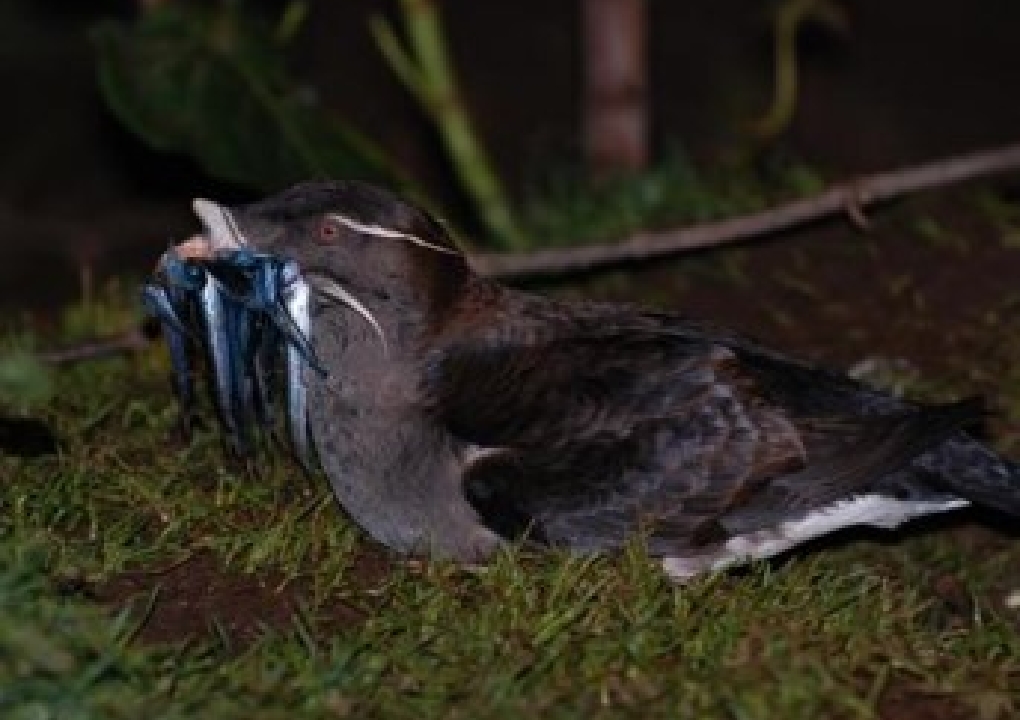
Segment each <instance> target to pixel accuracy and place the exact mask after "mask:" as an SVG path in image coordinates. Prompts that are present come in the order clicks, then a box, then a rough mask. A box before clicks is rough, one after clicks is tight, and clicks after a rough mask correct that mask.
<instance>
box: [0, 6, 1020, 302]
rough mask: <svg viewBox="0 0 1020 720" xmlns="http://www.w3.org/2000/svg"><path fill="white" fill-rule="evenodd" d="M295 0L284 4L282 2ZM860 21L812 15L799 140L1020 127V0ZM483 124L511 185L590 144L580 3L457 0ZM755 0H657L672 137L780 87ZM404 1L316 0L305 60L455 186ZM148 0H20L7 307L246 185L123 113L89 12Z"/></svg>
mask: <svg viewBox="0 0 1020 720" xmlns="http://www.w3.org/2000/svg"><path fill="white" fill-rule="evenodd" d="M260 5H261V6H263V7H265V8H267V9H269V10H270V11H272V12H274V13H275V12H278V9H279V8H280V7H281V6H282V4H281V3H272V2H262V3H260ZM843 6H844V8H845V9H846V12H847V14H848V17H849V21H850V23H849V28H848V31H847V32H846V33H844V34H839V33H834V32H831V31H826V30H822V29H815V30H808V31H807V32H806V33H804V35H803V37H802V40H801V44H800V48H801V51H802V54H801V59H802V62H801V67H802V71H803V74H802V83H801V91H800V98H799V99H800V104H799V107H798V111H797V114H796V118H795V120H794V122H793V125H792V126H791V128H790V129H789V131H788V132H787V133H786V134H785V135H784V137H783V138H782V140H781V144H782V146H783V148H784V149H785V150H786V151H788V152H789V153H791V154H792V155H794V156H796V157H797V158H800V159H802V160H804V161H806V162H808V163H810V164H812V165H813V166H816V167H819V168H822V169H823V170H824V171H825V172H826V174H827V175H828V176H829V177H833V178H838V177H841V176H845V175H848V174H852V173H857V172H864V171H873V170H881V169H887V168H891V167H893V166H898V165H902V164H907V163H912V162H917V161H921V160H924V159H929V158H934V157H937V156H942V155H947V154H951V153H955V152H962V151H967V150H971V149H976V148H979V147H984V146H988V145H992V144H996V143H1003V142H1009V141H1013V140H1016V139H1018V137H1020V92H1018V83H1017V82H1016V79H1017V76H1018V73H1017V69H1018V68H1020V41H1018V36H1017V33H1018V29H1020V3H1017V2H1015V0H979V1H978V2H972V3H967V4H961V3H959V2H949V1H948V0H909V1H907V0H897V1H896V2H890V1H889V0H844V2H843ZM443 7H444V11H445V18H446V22H447V28H448V36H449V40H450V43H451V50H452V52H453V55H454V58H455V60H456V64H457V70H458V72H459V74H460V77H461V80H462V83H463V87H464V91H465V94H466V95H467V97H468V100H469V104H470V107H471V109H472V111H473V113H474V115H475V118H476V120H477V123H478V128H479V130H480V132H481V133H482V135H483V137H484V139H485V141H486V143H487V146H488V148H489V150H490V151H491V153H492V154H493V155H494V157H495V160H496V163H497V165H498V167H499V169H500V171H501V172H502V174H503V176H504V178H505V179H506V180H507V182H508V184H509V186H510V188H511V191H512V192H513V193H514V194H516V195H519V194H520V193H521V191H522V189H523V188H524V187H525V186H526V184H527V182H528V179H529V178H532V177H534V176H535V175H536V174H538V173H540V172H541V171H543V170H544V169H545V168H547V167H550V166H555V165H569V164H572V163H574V164H576V163H577V162H578V157H579V150H580V147H579V139H578V136H579V126H580V125H579V117H578V114H579V100H580V85H579V80H580V67H579V43H578V35H577V33H578V3H576V2H568V1H566V0H513V1H511V0H503V1H502V2H500V1H497V0H486V1H484V2H480V1H479V0H444V3H443ZM771 7H772V6H771V5H769V4H767V3H758V2H748V1H747V0H690V1H687V0H650V2H649V13H650V18H649V21H650V38H649V45H650V47H649V52H650V62H649V66H650V75H651V78H650V79H651V108H652V121H653V137H654V143H655V149H656V150H657V151H660V152H661V151H662V150H663V149H664V148H665V147H667V146H669V145H671V144H677V143H680V144H682V145H683V146H684V147H685V148H686V149H687V150H688V151H689V152H690V153H691V155H692V156H693V157H695V158H696V159H697V160H698V162H700V163H702V164H705V165H710V164H712V163H717V162H720V160H721V159H722V158H725V157H726V155H727V153H728V152H730V151H731V150H732V148H733V147H734V146H735V145H736V144H738V143H739V142H740V141H742V140H743V135H742V132H743V131H742V127H743V123H746V122H747V121H750V120H752V119H754V118H755V117H757V116H758V115H760V114H761V113H762V111H763V110H764V108H765V105H766V104H767V102H768V98H769V96H770V93H771V74H772V66H771V35H770V25H769V22H770V16H771V15H770V11H771ZM377 10H383V11H385V12H389V13H392V11H393V7H392V6H391V4H390V3H387V2H383V1H382V0H345V1H344V2H329V1H328V0H318V1H313V2H312V3H311V13H310V15H309V17H308V20H307V22H306V24H305V27H304V30H303V32H302V34H301V35H300V37H299V38H298V40H297V42H296V43H295V46H294V49H295V57H294V70H295V75H297V76H299V77H302V78H304V79H307V80H308V81H310V82H311V83H312V84H313V85H314V86H316V87H317V88H318V89H319V90H320V91H321V93H322V95H323V98H324V100H325V104H326V105H327V106H329V107H332V108H335V110H336V112H338V113H341V114H343V115H344V116H345V117H347V118H349V119H350V120H351V121H352V122H354V123H355V124H356V125H357V126H358V127H360V128H362V129H363V130H365V131H367V132H369V133H370V134H371V135H372V136H373V137H374V138H375V139H376V140H378V141H379V142H381V143H382V144H383V145H385V146H386V147H387V148H388V149H390V150H391V151H392V152H393V153H394V154H395V155H396V156H397V157H399V158H400V159H401V160H402V161H403V162H405V163H406V164H407V166H408V167H409V168H410V169H411V171H412V172H413V174H414V175H415V176H416V177H418V178H419V179H421V180H422V181H423V182H425V183H426V184H428V186H429V187H430V190H432V191H433V192H434V194H435V195H437V196H439V197H441V198H446V199H448V200H450V201H453V198H454V197H455V194H454V191H453V189H452V184H451V182H450V176H449V174H448V169H447V167H446V165H445V162H444V160H443V158H442V155H441V154H440V152H439V149H438V146H437V143H436V141H435V137H434V135H433V132H432V130H431V129H430V128H429V126H428V125H427V123H426V122H425V121H424V119H423V118H422V116H421V115H420V113H419V112H418V110H417V109H416V107H415V106H414V104H413V102H412V101H411V99H410V98H409V97H408V96H407V94H406V93H405V92H404V90H403V89H402V88H401V87H400V86H399V85H398V84H397V83H396V82H395V80H394V79H393V78H392V77H391V75H390V73H389V71H388V69H387V68H386V67H385V66H384V64H383V63H382V61H381V59H380V57H379V55H378V53H377V52H376V50H375V47H374V45H373V43H372V40H371V38H370V36H369V34H368V31H367V18H368V16H369V13H370V12H372V11H377ZM132 12H134V6H133V4H132V3H124V2H93V3H80V2H74V1H72V0H63V1H60V2H58V1H54V0H49V1H48V0H31V1H30V0H3V2H0V56H2V61H0V80H2V88H3V93H4V101H3V108H4V110H3V112H0V138H2V142H3V151H2V154H0V157H2V158H3V162H2V165H0V306H3V307H4V308H5V310H6V311H9V310H10V309H11V308H30V309H34V310H45V309H48V308H53V307H55V306H56V305H58V304H59V303H61V302H65V301H67V300H69V299H73V298H75V297H77V296H78V295H79V293H80V284H81V281H80V276H81V269H82V268H83V267H85V268H89V269H90V270H91V271H92V272H93V273H94V274H95V275H96V276H97V277H99V278H102V277H106V276H109V275H111V274H117V273H123V272H125V271H127V272H130V273H133V274H135V275H137V276H141V275H142V274H143V273H144V272H145V271H146V269H147V268H148V267H150V266H151V264H152V261H153V259H154V257H155V255H156V254H157V253H158V252H159V251H160V249H162V248H163V247H165V246H166V244H167V243H169V242H170V241H172V240H175V239H180V238H181V237H182V236H184V235H186V234H188V233H190V232H191V231H192V230H193V229H194V227H195V224H194V222H193V220H192V219H191V217H190V211H189V207H188V205H189V202H188V201H189V200H190V198H191V197H194V196H195V195H199V194H209V195H212V196H214V197H221V196H222V194H223V193H227V194H229V192H230V190H229V189H228V188H224V187H222V186H220V185H218V184H217V183H216V182H215V181H214V180H212V179H210V178H208V177H205V176H203V175H202V174H201V173H200V172H199V171H197V169H196V168H195V167H194V166H193V165H192V164H191V163H190V162H189V161H187V160H185V159H182V158H170V157H165V156H161V155H159V154H156V153H154V152H152V151H150V150H149V149H148V148H146V147H145V146H144V145H142V144H141V143H140V142H139V141H137V140H136V139H134V137H132V136H130V135H129V134H128V133H127V132H126V131H124V130H122V129H121V128H120V126H119V125H118V124H117V122H116V121H115V120H114V119H113V118H112V117H111V116H110V115H109V114H108V113H107V112H106V111H105V109H104V107H103V103H102V100H101V98H100V96H99V93H98V91H97V89H96V85H95V77H94V67H93V61H92V51H91V48H90V45H89V41H88V37H87V31H88V28H89V27H90V26H91V24H92V23H94V22H95V21H96V20H98V19H100V18H102V17H107V16H110V15H119V16H121V17H124V18H129V17H130V16H131V13H132Z"/></svg>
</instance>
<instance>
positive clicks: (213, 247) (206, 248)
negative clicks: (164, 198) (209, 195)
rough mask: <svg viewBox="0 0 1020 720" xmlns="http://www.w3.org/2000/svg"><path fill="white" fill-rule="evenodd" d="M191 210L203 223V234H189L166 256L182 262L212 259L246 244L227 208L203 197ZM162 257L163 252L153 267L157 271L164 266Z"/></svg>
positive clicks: (194, 203) (193, 204)
mask: <svg viewBox="0 0 1020 720" xmlns="http://www.w3.org/2000/svg"><path fill="white" fill-rule="evenodd" d="M191 207H192V209H193V210H194V211H195V214H196V215H198V219H199V220H201V221H202V225H203V226H204V228H205V232H203V233H200V234H196V235H192V236H191V237H190V238H188V239H187V240H185V241H184V242H182V243H179V244H177V245H174V246H173V247H172V248H170V249H169V250H168V251H167V252H168V253H173V254H174V255H175V256H176V257H177V258H179V259H181V260H212V259H213V257H214V256H215V255H216V254H217V253H219V252H222V251H224V250H237V249H239V248H242V247H245V246H246V245H247V244H248V243H247V242H246V241H245V239H244V236H243V235H242V234H241V233H240V231H239V230H238V229H237V223H236V222H234V216H233V215H232V214H231V212H230V210H228V209H227V208H225V207H223V206H222V205H219V204H218V203H214V202H213V201H212V200H205V199H203V198H196V199H195V200H194V201H193V202H192V204H191ZM165 255H166V254H165V253H164V256H163V257H160V259H159V262H158V263H157V264H156V271H157V272H158V271H159V269H160V268H161V267H162V265H163V258H164V257H165Z"/></svg>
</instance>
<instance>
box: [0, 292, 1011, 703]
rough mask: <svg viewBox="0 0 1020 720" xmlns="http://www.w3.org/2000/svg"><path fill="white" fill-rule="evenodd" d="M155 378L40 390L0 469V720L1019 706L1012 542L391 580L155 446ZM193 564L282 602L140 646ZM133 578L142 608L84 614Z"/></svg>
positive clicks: (101, 608) (304, 524) (329, 525)
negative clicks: (22, 437)
mask: <svg viewBox="0 0 1020 720" xmlns="http://www.w3.org/2000/svg"><path fill="white" fill-rule="evenodd" d="M129 307H130V305H129V303H128V302H127V301H126V300H123V299H121V300H103V301H100V302H97V303H94V304H93V305H92V306H91V308H89V309H85V310H83V309H81V308H79V309H76V310H75V311H74V312H73V313H71V314H70V319H69V320H68V321H67V323H66V326H65V328H64V330H65V331H66V332H68V333H70V334H74V335H77V336H81V335H83V334H88V333H89V332H91V331H93V330H99V329H101V330H110V329H116V327H117V325H118V323H119V324H121V326H122V327H123V326H125V325H126V324H129V323H130V322H132V320H133V315H132V312H131V311H130V310H127V309H126V308H129ZM18 342H19V343H22V344H23V343H24V342H25V341H24V337H22V340H19V341H18ZM12 344H16V343H13V341H12V342H8V343H4V344H2V346H3V347H9V346H11V345H12ZM167 373H168V368H167V365H166V361H165V357H164V352H163V350H162V348H161V347H158V346H157V347H153V348H151V349H148V350H145V351H143V352H141V353H139V354H138V355H136V356H134V357H130V358H121V359H115V360H105V361H101V362H96V363H92V364H81V365H77V366H74V367H69V368H65V369H62V370H60V371H59V372H56V373H54V374H53V375H52V377H51V378H50V379H49V381H50V382H51V383H52V390H53V392H52V395H50V396H48V399H45V400H39V401H38V402H37V403H36V404H35V405H34V408H33V412H34V414H36V415H38V416H40V417H42V418H44V419H46V420H47V421H48V422H50V423H51V424H52V425H53V426H54V427H55V428H56V429H57V430H58V431H59V434H60V436H61V437H62V438H63V440H64V446H63V449H62V452H61V453H60V455H59V456H56V457H48V458H41V459H34V460H24V459H13V458H9V457H7V458H0V478H2V482H0V717H3V718H12V719H15V720H18V719H21V718H24V719H26V720H27V719H29V718H31V719H35V718H97V719H100V718H102V719H107V718H114V719H116V718H125V719H127V718H139V717H147V718H211V719H213V720H216V719H219V718H238V719H240V718H304V717H307V718H319V717H322V718H336V717H352V718H364V717H398V718H400V717H407V718H421V717H449V718H488V717H500V718H517V717H523V716H528V715H532V716H541V717H543V718H545V717H550V718H559V717H562V718H576V717H634V718H654V717H669V718H699V719H700V718H708V719H712V718H719V719H720V720H723V719H725V720H757V719H764V718H862V719H863V718H877V717H880V716H881V715H880V713H881V712H883V708H884V707H886V705H885V703H887V702H888V701H889V698H893V697H907V698H922V699H923V698H926V697H929V696H931V697H933V698H935V700H934V701H933V702H935V703H936V704H937V705H938V707H940V708H942V709H944V710H947V711H949V710H954V709H955V710H959V712H961V713H963V715H958V716H971V717H975V718H988V719H991V718H996V717H1015V716H1016V714H1018V713H1020V700H1018V693H1020V633H1018V626H1020V615H1018V613H1017V611H1015V610H1009V609H1008V608H1006V607H1004V605H1003V598H1004V596H1005V594H1006V593H1007V592H1009V591H1011V590H1015V589H1017V587H1020V580H1018V579H1017V577H1016V568H1017V567H1018V566H1020V565H1018V564H1020V544H1018V543H1017V542H1016V540H1015V538H1014V539H1010V538H1009V537H1003V536H1001V535H995V534H992V533H980V532H979V533H978V535H977V540H975V539H974V537H975V535H974V533H975V531H974V530H972V529H955V530H952V529H950V530H935V529H931V530H928V531H915V532H910V533H906V534H904V535H902V536H898V538H897V540H898V541H897V542H890V541H888V540H887V539H882V540H875V539H869V540H865V541H860V542H853V543H842V544H841V543H835V544H826V546H825V547H821V548H817V549H816V550H817V551H816V552H813V553H802V554H799V555H797V556H794V557H791V558H788V559H786V560H784V561H782V562H778V563H775V564H771V565H766V564H761V565H758V566H755V567H753V568H751V569H750V570H749V571H747V572H743V573H735V574H731V575H719V576H714V577H708V578H704V579H702V580H699V581H698V582H696V583H694V584H692V585H690V586H688V587H682V588H678V587H674V586H672V585H670V584H669V583H668V582H666V581H665V580H664V579H663V577H662V575H661V573H660V572H659V571H658V569H657V567H656V566H655V564H654V562H653V561H651V560H649V559H648V558H647V557H646V556H645V554H644V552H643V551H642V548H641V547H640V545H639V544H635V545H634V546H633V547H632V548H630V549H629V550H628V551H627V552H625V553H622V554H620V555H618V556H611V557H590V558H580V557H571V556H567V555H562V554H556V553H551V554H547V555H531V554H525V553H521V552H514V551H511V552H507V553H504V554H503V555H501V556H500V557H498V558H497V559H495V560H494V561H493V562H492V563H490V564H487V565H485V566H483V567H480V568H473V569H471V568H460V567H457V566H454V565H451V564H448V563H427V564H423V565H418V564H406V563H402V562H400V561H398V560H395V559H391V558H387V557H385V556H381V553H380V551H379V550H378V549H377V548H375V547H374V546H372V544H371V543H370V542H369V541H368V540H366V539H365V538H364V537H363V536H362V535H361V534H360V533H359V532H358V531H357V530H356V529H355V528H353V527H352V526H351V525H350V523H349V522H348V521H347V520H346V519H345V517H344V516H343V514H342V512H341V511H340V510H339V509H338V508H337V507H336V505H335V504H334V503H333V502H332V500H331V498H330V496H329V495H328V492H327V490H326V485H325V482H324V480H323V479H322V478H306V477H304V476H303V475H302V474H301V473H300V472H298V470H297V467H296V465H294V464H293V463H291V462H290V461H289V460H288V459H287V458H286V457H284V456H282V455H281V454H272V453H270V454H267V455H265V456H263V457H262V458H261V463H260V469H259V472H258V473H257V474H254V475H249V474H246V473H244V472H240V471H239V470H238V469H237V468H234V467H232V466H231V465H230V463H227V462H225V459H224V456H223V454H222V453H221V450H220V445H219V442H218V439H217V438H216V436H215V433H213V432H212V431H209V432H204V433H199V434H198V435H197V436H196V437H195V438H194V439H193V440H192V441H191V442H190V443H188V444H183V443H180V442H175V441H173V440H172V438H173V434H174V423H175V420H176V414H175V406H174V402H173V399H172V397H171V396H170V393H169V384H168V382H167ZM1018 388H1020V386H1018ZM201 554H211V556H212V557H214V558H216V559H217V561H218V563H219V564H220V566H221V568H222V573H223V578H224V582H226V583H231V582H242V581H251V579H252V577H254V578H263V579H267V581H268V582H270V583H271V584H272V586H273V588H274V589H281V588H282V589H285V590H287V591H288V592H289V593H291V594H292V596H293V597H296V598H297V599H298V605H299V607H300V610H299V611H298V612H297V613H296V614H295V615H294V616H293V618H292V619H291V620H290V621H289V622H284V623H277V624H271V625H267V627H266V628H265V629H264V630H263V631H262V632H260V633H257V637H256V638H255V639H254V640H253V641H250V642H248V641H245V642H239V641H237V640H236V639H232V638H230V637H229V636H228V635H229V633H228V632H227V631H226V630H224V628H225V627H226V626H227V625H228V624H229V623H228V622H227V621H228V620H229V617H225V616H221V617H218V618H217V617H208V618H205V620H206V621H207V622H206V625H207V626H208V630H207V631H205V632H199V633H197V634H194V633H193V634H191V635H190V636H189V637H188V638H187V639H186V640H183V641H182V642H179V643H176V644H171V645H160V644H152V643H151V642H150V641H149V640H148V639H147V638H146V627H147V623H149V622H151V620H152V618H153V615H154V613H155V612H156V611H157V608H158V606H159V605H160V603H165V602H169V601H171V600H173V599H174V598H171V597H166V596H164V595H163V593H164V589H162V586H161V583H160V581H159V579H158V578H159V577H161V576H160V575H159V573H161V572H164V571H166V569H167V568H171V567H184V568H187V567H189V566H188V564H187V562H188V559H189V558H194V557H197V556H199V555H201ZM366 564H368V565H373V566H374V569H371V571H367V570H366V567H365V566H366ZM138 572H151V573H154V577H155V578H157V579H155V580H154V581H153V583H152V586H153V587H154V588H156V590H155V591H154V592H150V593H142V594H141V595H140V596H138V597H134V598H133V599H131V598H128V597H118V598H113V599H110V598H106V599H105V600H103V601H102V602H99V601H97V600H96V599H94V597H93V596H95V595H97V594H98V595H102V592H99V591H101V590H102V588H104V587H108V586H110V584H111V583H114V582H115V581H116V580H117V579H118V578H120V577H124V575H125V573H138ZM249 576H251V577H249ZM947 586H948V587H949V588H950V589H949V590H948V591H947V590H946V587H947ZM263 602H265V601H263ZM341 605H342V606H343V607H344V608H347V609H348V610H347V612H346V614H344V615H343V616H342V617H341V613H340V610H339V608H340V607H341ZM351 608H353V609H354V610H355V611H356V613H355V615H356V617H355V618H354V619H351V616H350V615H351V613H350V609H351ZM258 610H259V608H257V607H256V608H255V611H256V612H257V611H258ZM262 610H263V611H264V612H265V614H266V616H267V617H268V616H269V615H270V612H269V611H270V610H271V608H268V607H266V608H262ZM221 612H226V611H221ZM918 702H920V701H918ZM897 707H899V708H901V709H902V706H901V705H898V706H897ZM897 717H905V718H908V720H909V717H910V715H909V714H902V713H901V714H900V715H897ZM928 717H936V718H937V717H940V716H939V715H929V716H928ZM946 717H950V716H949V715H946Z"/></svg>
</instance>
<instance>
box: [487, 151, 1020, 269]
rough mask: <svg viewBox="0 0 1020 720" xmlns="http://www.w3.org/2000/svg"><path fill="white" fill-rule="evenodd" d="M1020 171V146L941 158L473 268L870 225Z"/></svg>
mask: <svg viewBox="0 0 1020 720" xmlns="http://www.w3.org/2000/svg"><path fill="white" fill-rule="evenodd" d="M1016 169H1020V144H1015V145H1007V146H1004V147H999V148H996V149H993V150H988V151H985V152H978V153H974V154H971V155H963V156H961V157H956V158H950V159H948V160H939V161H935V162H931V163H927V164H925V165H918V166H916V167H912V168H905V169H903V170H894V171H892V172H887V173H878V174H875V175H866V176H864V177H861V178H857V179H856V180H851V181H849V182H846V183H843V184H840V185H836V186H835V187H832V188H830V189H829V190H825V191H824V192H822V193H820V194H818V195H815V196H814V197H809V198H804V199H803V200H795V201H793V202H790V203H787V204H785V205H780V206H778V207H774V208H771V209H769V210H764V211H762V212H759V213H754V214H753V215H745V216H743V217H737V218H732V219H729V220H722V221H719V222H712V223H706V224H703V225H696V226H694V227H690V228H681V229H674V230H663V231H658V232H638V233H636V234H635V235H632V236H631V237H630V238H629V239H627V240H624V241H623V242H620V243H614V244H598V245H585V246H581V247H572V248H565V249H552V250H539V251H536V252H529V253H519V254H510V253H475V254H473V255H471V262H472V265H473V266H474V267H475V268H476V269H477V270H478V271H479V272H480V273H482V274H483V275H488V276H490V277H495V278H499V279H502V280H524V279H535V278H545V277H554V276H558V275H568V274H572V273H581V272H589V271H592V270H600V269H604V268H608V267H612V266H614V265H621V264H626V263H633V262H639V261H647V260H653V259H656V258H661V257H667V256H670V255H676V254H678V253H682V252H690V251H693V250H704V249H706V248H713V247H719V246H722V245H730V244H732V243H736V242H740V241H742V240H748V239H751V238H758V237H762V236H765V235H771V234H772V233H776V232H779V231H781V230H789V229H791V228H795V227H798V226H800V225H804V224H806V223H809V222H812V221H815V220H819V219H821V218H825V217H828V216H830V215H836V214H839V213H846V214H848V215H849V216H850V218H851V219H852V220H854V221H855V222H856V223H857V224H858V225H862V224H864V222H865V221H864V216H863V214H862V213H861V210H862V209H863V208H865V207H867V206H869V205H873V204H875V203H879V202H884V201H887V200H892V199H893V198H897V197H899V196H901V195H906V194H909V193H914V192H918V191H920V190H928V189H931V188H936V187H941V186H943V185H952V184H954V183H958V182H963V181H964V180H971V179H973V178H977V177H982V176H984V175H992V174H995V173H1000V172H1005V171H1009V170H1016Z"/></svg>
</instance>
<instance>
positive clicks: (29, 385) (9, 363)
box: [0, 349, 53, 410]
mask: <svg viewBox="0 0 1020 720" xmlns="http://www.w3.org/2000/svg"><path fill="white" fill-rule="evenodd" d="M52 394H53V380H52V377H51V376H50V372H49V370H48V369H47V368H46V366H45V365H44V364H43V363H42V361H40V360H39V359H38V358H37V357H36V356H35V355H33V354H32V353H30V352H28V351H27V350H24V349H15V350H9V351H8V350H4V351H0V407H7V408H16V409H18V410H24V409H26V408H28V407H34V406H38V405H42V404H44V403H46V402H47V401H48V400H49V399H50V397H51V396H52Z"/></svg>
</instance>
